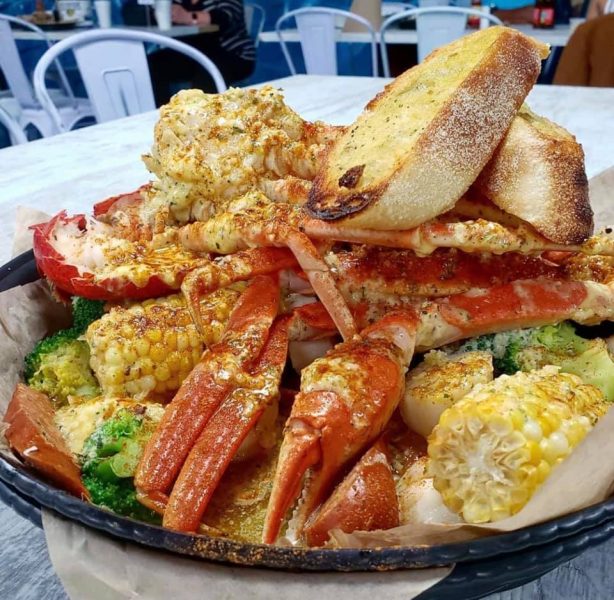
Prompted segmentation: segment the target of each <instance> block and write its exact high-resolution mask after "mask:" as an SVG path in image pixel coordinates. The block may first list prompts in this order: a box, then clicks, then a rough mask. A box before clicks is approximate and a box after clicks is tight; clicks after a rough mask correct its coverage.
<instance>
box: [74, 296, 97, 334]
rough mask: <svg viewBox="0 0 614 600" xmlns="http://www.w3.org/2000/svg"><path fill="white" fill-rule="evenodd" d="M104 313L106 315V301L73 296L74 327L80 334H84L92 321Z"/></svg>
mask: <svg viewBox="0 0 614 600" xmlns="http://www.w3.org/2000/svg"><path fill="white" fill-rule="evenodd" d="M102 315H104V301H102V300H89V299H88V298H81V297H80V296H73V299H72V322H73V326H72V328H73V329H74V330H76V332H77V333H78V335H83V334H84V333H85V331H86V330H87V328H88V327H89V326H90V323H93V322H94V321H98V319H100V317H102Z"/></svg>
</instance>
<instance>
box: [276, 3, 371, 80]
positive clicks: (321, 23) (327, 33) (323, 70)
mask: <svg viewBox="0 0 614 600" xmlns="http://www.w3.org/2000/svg"><path fill="white" fill-rule="evenodd" d="M292 19H294V20H295V22H296V28H297V30H298V33H299V36H300V43H301V49H302V51H303V59H304V61H305V69H306V71H307V74H308V75H337V74H338V66H337V33H338V32H340V31H341V28H342V27H343V25H344V23H345V21H346V20H348V19H350V20H352V21H355V22H356V23H358V24H360V25H362V26H363V27H364V28H365V30H366V32H367V33H368V35H369V37H370V44H371V69H372V71H371V72H372V74H373V76H374V77H377V75H378V70H377V34H376V32H375V29H374V28H373V25H371V22H370V21H369V20H367V19H365V18H364V17H361V16H360V15H357V14H354V13H352V12H349V11H346V10H340V9H337V8H325V7H317V6H314V7H311V8H299V9H297V10H292V11H290V12H287V13H285V14H284V15H282V16H281V17H280V18H279V19H278V20H277V23H276V24H275V31H276V32H277V37H278V38H279V43H280V44H281V49H282V52H283V53H284V57H285V58H286V62H287V63H288V67H289V69H290V72H291V73H292V75H296V67H295V66H294V61H293V60H292V57H291V56H290V52H289V50H288V46H287V42H286V39H285V38H284V31H285V30H284V27H283V26H284V25H286V24H287V23H288V22H289V21H291V20H292Z"/></svg>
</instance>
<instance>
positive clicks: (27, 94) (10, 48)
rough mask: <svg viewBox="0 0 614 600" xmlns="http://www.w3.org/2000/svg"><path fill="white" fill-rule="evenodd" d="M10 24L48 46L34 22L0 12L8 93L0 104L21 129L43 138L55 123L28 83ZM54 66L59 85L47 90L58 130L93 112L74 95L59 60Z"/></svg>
mask: <svg viewBox="0 0 614 600" xmlns="http://www.w3.org/2000/svg"><path fill="white" fill-rule="evenodd" d="M13 25H14V26H17V27H21V28H23V29H28V30H30V31H32V32H34V33H35V34H36V35H37V37H38V38H40V40H41V41H42V42H43V43H44V44H46V46H47V48H51V46H52V43H51V41H50V40H49V38H48V37H47V35H46V34H45V32H44V31H43V30H42V29H40V28H39V27H36V25H32V24H31V23H28V22H27V21H24V20H23V19H19V18H17V17H13V16H10V15H4V14H0V71H2V74H3V75H4V78H5V80H6V82H7V84H8V88H9V90H10V93H11V96H10V97H7V98H2V99H0V106H2V108H4V110H5V111H7V112H8V113H9V114H10V115H11V116H12V117H13V119H15V120H16V121H17V122H18V124H19V126H20V127H21V129H22V130H23V131H24V132H25V131H26V128H27V127H28V126H29V125H31V126H33V127H35V128H36V129H37V130H38V131H39V133H40V134H41V135H42V136H43V137H47V136H49V135H53V134H54V133H55V132H56V126H55V122H54V121H53V120H52V118H51V116H50V115H49V113H48V112H47V111H46V110H45V109H44V108H43V106H41V103H40V102H39V101H38V100H37V98H36V96H35V94H34V89H33V87H32V83H31V81H30V79H29V77H28V75H27V73H26V70H25V68H24V65H23V62H22V60H21V58H20V56H19V50H18V48H17V42H16V41H15V38H14V36H13V29H12V26H13ZM54 66H55V68H56V70H57V76H58V82H59V85H60V87H59V89H53V90H50V94H51V97H52V98H53V101H54V103H55V106H56V107H57V115H58V117H57V118H58V120H59V121H60V122H61V123H62V129H63V130H66V131H67V130H69V129H72V128H73V127H74V126H75V125H76V124H77V123H78V122H79V121H82V120H84V119H86V118H90V119H93V117H94V112H93V109H92V105H91V104H90V102H89V101H88V100H87V99H85V98H77V97H75V95H74V93H73V90H72V88H71V87H70V84H69V83H68V79H67V77H66V73H65V72H64V69H62V66H61V65H60V63H59V61H54Z"/></svg>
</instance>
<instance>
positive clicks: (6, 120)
mask: <svg viewBox="0 0 614 600" xmlns="http://www.w3.org/2000/svg"><path fill="white" fill-rule="evenodd" d="M0 125H4V127H5V128H6V130H7V131H8V132H9V138H10V140H11V144H13V145H14V146H15V145H17V144H25V143H26V142H27V141H28V138H27V137H26V134H25V133H24V131H23V129H22V128H21V125H19V123H18V122H17V121H16V120H15V119H13V117H12V116H11V115H10V114H9V112H8V111H6V110H4V108H2V106H0Z"/></svg>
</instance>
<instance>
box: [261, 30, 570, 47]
mask: <svg viewBox="0 0 614 600" xmlns="http://www.w3.org/2000/svg"><path fill="white" fill-rule="evenodd" d="M510 27H513V28H514V29H518V31H521V32H522V33H524V34H526V35H530V36H531V37H534V38H536V39H538V40H540V41H541V42H544V43H546V44H550V45H551V46H565V45H567V41H568V40H569V38H570V36H571V27H570V26H569V25H556V26H555V27H553V28H552V29H535V28H534V27H533V26H531V25H510ZM471 31H473V30H467V32H468V33H470V32H471ZM378 37H379V35H378ZM284 38H285V39H286V41H288V42H299V41H300V36H299V34H298V31H297V30H295V29H288V30H285V31H284ZM260 41H261V42H277V43H279V38H278V37H277V33H276V32H275V31H263V32H262V33H261V34H260ZM337 41H338V42H350V43H351V42H354V43H363V44H367V43H369V42H370V41H371V37H370V36H369V34H368V33H362V32H347V31H341V30H339V35H338V37H337ZM386 43H387V44H417V43H418V33H417V32H416V30H415V29H395V28H391V29H389V30H388V31H387V32H386Z"/></svg>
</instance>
